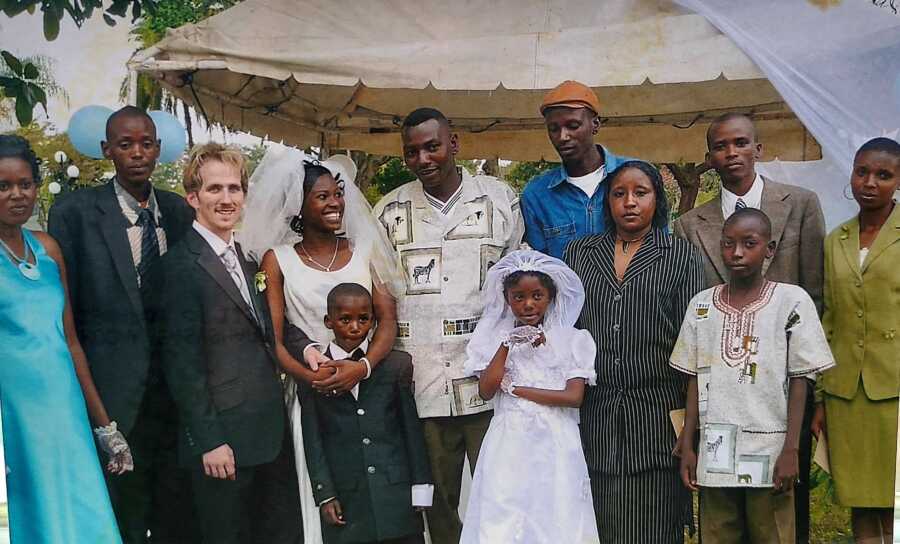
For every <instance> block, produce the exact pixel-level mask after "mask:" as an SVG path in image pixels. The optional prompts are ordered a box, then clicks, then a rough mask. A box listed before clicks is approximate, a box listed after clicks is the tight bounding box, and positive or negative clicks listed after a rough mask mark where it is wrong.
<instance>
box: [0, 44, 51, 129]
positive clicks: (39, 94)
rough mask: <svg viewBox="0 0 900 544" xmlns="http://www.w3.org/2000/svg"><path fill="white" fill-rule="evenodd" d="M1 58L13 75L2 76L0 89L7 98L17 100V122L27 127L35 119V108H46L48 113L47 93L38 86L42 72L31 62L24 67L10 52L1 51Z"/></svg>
mask: <svg viewBox="0 0 900 544" xmlns="http://www.w3.org/2000/svg"><path fill="white" fill-rule="evenodd" d="M0 57H2V58H3V62H5V63H6V65H7V66H8V67H9V69H10V71H11V72H12V74H13V75H12V76H0V88H2V89H3V94H4V95H5V96H6V97H7V98H11V99H13V100H15V102H16V108H15V109H16V120H18V121H19V124H20V125H27V124H29V123H31V120H32V119H33V118H34V117H33V114H34V108H35V106H37V105H38V104H40V105H41V106H42V107H43V108H44V113H46V112H47V93H46V92H45V91H44V89H42V88H41V86H40V85H38V84H37V80H38V79H39V78H40V75H41V74H40V70H38V68H37V66H35V65H34V64H33V63H31V62H26V63H25V64H24V65H23V64H22V61H20V60H19V59H18V58H16V56H15V55H13V54H12V53H10V52H9V51H0Z"/></svg>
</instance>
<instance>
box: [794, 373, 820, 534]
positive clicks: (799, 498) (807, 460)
mask: <svg viewBox="0 0 900 544" xmlns="http://www.w3.org/2000/svg"><path fill="white" fill-rule="evenodd" d="M806 385H807V389H806V407H805V409H804V412H803V426H802V427H801V428H800V447H799V448H798V456H799V458H800V482H799V483H797V484H796V485H795V486H794V516H795V527H796V531H797V532H796V534H797V543H798V544H806V543H807V542H809V476H810V474H809V472H810V470H811V469H812V466H811V465H812V431H810V425H811V424H812V417H813V414H814V413H815V411H816V410H815V402H814V399H813V389H814V386H813V383H812V382H811V381H809V380H807V382H806Z"/></svg>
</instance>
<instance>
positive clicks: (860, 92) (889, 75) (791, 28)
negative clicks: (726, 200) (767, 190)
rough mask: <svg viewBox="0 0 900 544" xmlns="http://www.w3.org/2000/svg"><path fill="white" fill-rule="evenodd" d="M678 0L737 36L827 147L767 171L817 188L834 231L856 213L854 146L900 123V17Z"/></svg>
mask: <svg viewBox="0 0 900 544" xmlns="http://www.w3.org/2000/svg"><path fill="white" fill-rule="evenodd" d="M675 1H676V2H677V3H678V4H681V5H682V6H684V7H685V8H687V9H689V10H691V11H694V12H697V13H699V14H700V15H703V16H704V17H706V19H707V20H708V21H709V22H710V23H712V24H713V25H714V26H715V27H716V28H718V29H719V30H720V31H721V32H722V33H723V34H725V35H726V36H728V37H729V38H730V39H731V40H732V41H734V43H735V44H737V46H738V47H739V48H740V49H741V50H742V51H743V52H744V53H745V54H746V55H747V56H748V57H750V58H751V59H752V60H753V61H754V62H755V63H756V65H757V66H759V68H760V69H761V70H762V71H763V73H764V74H765V75H766V77H767V78H768V79H769V81H771V82H772V85H773V86H774V87H775V88H776V89H777V90H778V92H779V93H780V94H781V96H782V97H784V99H785V101H786V102H787V103H788V105H789V106H790V107H791V109H792V110H793V111H794V112H795V113H796V114H797V117H799V118H800V120H801V121H802V122H803V124H804V125H805V126H806V128H808V129H809V131H810V132H811V133H812V134H813V136H815V138H816V140H818V142H819V143H820V144H821V146H822V155H823V160H821V161H815V162H811V163H787V162H783V163H770V164H767V165H763V166H762V167H761V168H760V170H762V171H764V172H766V173H769V174H770V175H772V176H773V177H778V178H780V179H782V180H783V181H785V182H787V183H791V184H795V185H800V186H804V187H807V188H810V189H813V190H814V191H816V192H817V193H819V200H820V201H821V202H822V207H823V208H824V211H825V219H826V223H827V224H828V228H829V229H830V228H834V227H835V226H837V224H838V223H840V222H842V221H844V220H846V219H848V218H849V217H851V216H852V215H854V214H855V213H856V211H857V206H856V203H855V202H854V201H852V200H848V199H847V198H845V190H846V188H847V185H848V183H849V176H850V170H851V167H852V164H853V155H854V153H855V151H856V149H857V148H858V147H859V146H860V145H862V144H863V143H864V142H865V141H867V140H868V139H870V138H874V137H876V136H883V135H889V136H891V137H893V138H894V139H896V138H897V130H898V129H900V15H897V14H895V13H894V12H893V11H892V10H891V9H890V7H889V6H887V5H885V6H884V7H879V6H876V5H874V4H873V3H872V2H871V1H868V0H844V1H843V2H830V1H812V0H808V1H804V0H754V1H753V2H734V1H733V0H675ZM848 194H849V192H848Z"/></svg>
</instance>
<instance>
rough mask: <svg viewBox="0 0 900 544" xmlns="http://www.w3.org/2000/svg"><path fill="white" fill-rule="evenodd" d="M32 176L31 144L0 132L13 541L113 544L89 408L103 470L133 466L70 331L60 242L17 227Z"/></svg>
mask: <svg viewBox="0 0 900 544" xmlns="http://www.w3.org/2000/svg"><path fill="white" fill-rule="evenodd" d="M39 182H40V177H39V170H38V161H37V158H36V157H35V155H34V152H33V151H32V150H31V148H30V146H29V145H28V143H27V142H26V141H25V140H24V139H22V138H20V137H18V136H8V135H0V412H2V417H3V448H4V455H5V460H6V483H7V497H8V502H9V530H10V538H11V541H12V544H19V543H22V544H26V543H27V544H44V543H46V544H51V543H52V544H57V543H61V542H65V543H67V544H79V543H84V544H88V543H90V544H106V543H120V542H121V539H120V537H119V531H118V527H117V525H116V520H115V517H114V515H113V511H112V507H111V505H110V501H109V495H108V493H107V490H106V484H105V482H104V479H103V471H102V469H101V467H100V462H99V458H98V456H97V448H96V446H95V444H94V439H93V436H92V435H91V427H90V424H89V422H88V409H89V410H90V412H91V416H92V418H91V419H92V420H93V422H94V424H95V425H96V426H97V427H98V429H96V430H95V431H94V432H95V434H96V435H97V439H98V443H99V444H100V447H101V449H103V450H104V451H105V452H106V453H107V455H108V456H109V465H108V467H107V468H108V470H109V471H110V472H111V473H114V474H119V473H122V472H124V471H125V470H130V469H131V468H133V463H132V460H131V453H130V451H129V449H128V445H127V443H126V442H125V439H124V437H122V434H121V433H119V432H118V431H117V430H116V425H115V423H114V422H110V421H109V417H108V416H107V414H106V411H105V409H104V408H103V404H102V402H101V401H100V397H99V396H98V395H97V391H96V389H95V388H94V383H93V380H92V379H91V375H90V370H89V368H88V364H87V360H86V358H85V356H84V352H83V350H82V349H81V346H80V344H79V343H78V338H77V337H76V335H75V326H74V323H73V320H72V313H71V310H70V308H69V304H68V295H67V287H66V281H65V277H66V276H65V266H64V264H63V260H62V255H61V253H60V249H59V246H58V245H57V244H56V242H55V241H54V240H53V239H52V238H51V237H50V236H48V235H46V234H44V233H41V232H31V231H29V230H26V229H23V228H22V225H23V224H24V223H25V222H26V221H27V220H28V218H29V217H30V216H31V213H32V211H33V209H34V202H35V198H36V196H37V187H38V184H39ZM86 400H87V402H85V401H86Z"/></svg>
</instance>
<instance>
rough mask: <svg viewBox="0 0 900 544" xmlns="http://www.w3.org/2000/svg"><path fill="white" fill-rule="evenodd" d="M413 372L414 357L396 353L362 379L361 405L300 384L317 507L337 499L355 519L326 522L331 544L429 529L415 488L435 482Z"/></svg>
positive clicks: (349, 397)
mask: <svg viewBox="0 0 900 544" xmlns="http://www.w3.org/2000/svg"><path fill="white" fill-rule="evenodd" d="M294 355H295V356H297V355H300V354H294ZM412 372H413V366H412V360H411V358H410V356H409V354H408V353H405V352H402V351H392V352H391V353H389V354H388V356H387V357H386V358H385V359H384V360H383V361H381V364H379V365H378V366H377V367H375V368H374V369H373V371H372V375H371V376H370V377H369V379H367V380H363V381H362V382H360V384H359V399H358V400H356V399H354V398H353V395H351V394H349V393H346V394H343V395H341V396H338V397H328V396H323V395H321V394H319V393H315V392H313V390H312V389H311V388H310V386H309V385H307V384H305V383H302V382H300V383H299V391H300V403H301V405H302V408H303V415H302V421H303V442H304V446H305V448H306V464H307V467H308V468H309V474H310V480H311V481H312V486H313V495H314V497H315V499H316V502H317V503H321V502H322V501H324V500H325V499H329V498H331V497H337V499H338V500H339V501H340V503H341V507H342V509H343V513H344V519H345V520H346V521H347V525H345V526H343V527H333V526H331V525H326V524H323V530H324V534H325V540H326V541H327V542H329V543H351V542H376V541H378V542H380V541H382V540H387V539H392V538H400V537H403V536H406V535H410V534H413V533H419V532H421V531H422V527H421V516H419V515H418V514H416V512H415V511H414V509H413V507H412V500H411V496H410V486H411V485H412V484H427V483H432V482H433V480H432V477H431V468H430V466H429V463H428V454H427V452H426V449H425V438H424V435H423V434H422V423H421V421H420V420H419V415H418V413H417V412H416V403H415V400H414V399H413V392H412Z"/></svg>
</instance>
